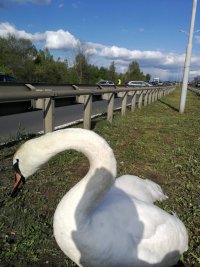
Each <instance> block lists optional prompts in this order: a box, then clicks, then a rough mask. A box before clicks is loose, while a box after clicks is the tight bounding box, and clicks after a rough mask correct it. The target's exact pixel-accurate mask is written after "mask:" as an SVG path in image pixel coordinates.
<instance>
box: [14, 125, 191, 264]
mask: <svg viewBox="0 0 200 267" xmlns="http://www.w3.org/2000/svg"><path fill="white" fill-rule="evenodd" d="M66 149H75V150H77V151H80V152H82V153H84V154H85V155H86V157H87V158H88V159H89V163H90V169H89V171H88V173H87V174H86V176H85V177H84V178H83V179H82V180H81V181H80V182H79V183H77V184H76V185H75V186H74V187H73V188H72V189H71V190H70V191H69V192H68V193H67V194H66V195H65V196H64V197H63V198H62V200H61V201H60V203H59V205H58V207H57V208H56V211H55V215H54V223H53V228H54V235H55V239H56V241H57V243H58V245H59V246H60V248H61V249H62V251H63V252H64V253H65V254H66V255H67V256H68V257H69V258H70V259H71V260H72V261H74V262H75V263H76V264H77V265H78V266H84V267H147V266H148V267H149V266H156V267H161V266H162V267H164V266H166V267H169V266H172V265H174V264H176V262H177V261H178V259H179V257H180V254H182V253H183V252H184V251H186V250H187V246H188V235H187V231H186V228H185V226H184V224H183V223H182V222H181V221H180V220H179V219H178V218H177V217H175V216H172V215H170V214H168V213H166V212H165V211H163V210H162V209H160V208H159V207H157V206H155V205H153V204H152V202H153V201H155V200H159V199H165V198H166V197H165V195H164V194H163V192H162V190H161V188H160V187H159V186H158V185H157V184H155V183H153V182H151V181H149V182H147V183H146V182H145V181H142V179H140V178H138V177H134V176H122V177H121V178H119V180H118V179H117V180H115V177H116V160H115V157H114V155H113V151H112V149H111V148H110V147H109V145H108V144H107V143H106V141H105V140H104V139H103V138H101V137H100V136H98V135H97V134H95V133H94V132H92V131H89V130H83V129H66V130H60V131H55V132H53V133H49V134H46V135H44V136H41V137H39V138H35V139H32V140H29V141H27V142H26V143H24V144H23V145H22V146H21V147H20V148H19V150H18V151H17V152H16V153H15V155H14V158H13V164H14V168H15V170H16V180H17V181H16V185H15V190H14V191H16V190H17V187H18V186H20V183H21V180H20V177H23V179H27V178H28V177H29V176H30V175H32V174H33V173H35V172H36V171H37V170H38V169H39V167H40V166H41V165H42V164H43V163H45V162H46V161H48V160H49V159H50V158H51V157H52V156H54V155H56V154H57V153H59V152H61V151H64V150H66ZM134 183H136V189H138V192H140V194H141V196H140V195H138V194H137V192H136V190H134ZM142 186H144V192H143V191H142Z"/></svg>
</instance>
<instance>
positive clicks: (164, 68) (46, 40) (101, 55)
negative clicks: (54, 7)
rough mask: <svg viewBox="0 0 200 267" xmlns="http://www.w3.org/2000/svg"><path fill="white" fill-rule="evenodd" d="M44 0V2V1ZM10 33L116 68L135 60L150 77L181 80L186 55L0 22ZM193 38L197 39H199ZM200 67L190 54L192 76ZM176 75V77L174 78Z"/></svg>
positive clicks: (122, 68)
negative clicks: (21, 27) (40, 30)
mask: <svg viewBox="0 0 200 267" xmlns="http://www.w3.org/2000/svg"><path fill="white" fill-rule="evenodd" d="M46 2H47V1H46ZM9 34H11V35H14V36H15V37H16V38H26V39H29V40H31V41H32V42H33V43H34V44H35V45H37V43H39V42H42V44H43V45H44V47H47V48H48V49H50V50H51V49H52V50H60V51H61V52H62V51H72V50H76V49H77V51H79V50H80V51H84V52H86V53H87V54H88V55H90V56H92V57H91V60H92V62H94V63H95V64H96V65H98V66H107V67H108V66H109V65H110V63H111V62H112V61H115V65H116V68H117V70H118V71H123V72H124V71H126V69H127V67H128V65H129V64H130V63H131V62H132V61H137V62H138V63H139V65H140V68H141V70H142V71H143V72H144V73H150V75H152V76H154V75H155V76H160V77H161V78H162V79H170V78H171V79H180V77H181V76H182V69H183V65H184V60H185V54H177V53H172V52H168V53H167V52H163V51H160V50H155V51H153V50H152V51H150V50H149V51H141V50H129V49H127V48H124V47H118V46H105V45H103V44H99V43H92V42H85V43H81V42H80V40H78V39H77V38H75V36H74V35H72V34H71V33H70V32H68V31H64V30H63V29H59V30H57V31H45V32H43V33H29V32H26V31H24V30H19V29H17V28H16V27H15V26H14V25H12V24H10V23H8V22H5V23H0V36H2V37H5V38H6V37H7V36H8V35H9ZM196 40H197V41H199V42H200V40H199V39H197V37H196ZM199 69H200V56H195V55H193V56H192V59H191V71H190V75H191V76H193V75H194V76H195V73H197V72H198V71H199ZM177 77H179V78H177Z"/></svg>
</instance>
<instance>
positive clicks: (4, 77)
mask: <svg viewBox="0 0 200 267" xmlns="http://www.w3.org/2000/svg"><path fill="white" fill-rule="evenodd" d="M0 82H16V79H15V78H14V77H12V76H10V75H8V74H5V73H2V72H0Z"/></svg>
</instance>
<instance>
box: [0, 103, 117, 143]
mask: <svg viewBox="0 0 200 267" xmlns="http://www.w3.org/2000/svg"><path fill="white" fill-rule="evenodd" d="M120 106H121V99H120V98H115V109H116V108H119V107H120ZM106 111H107V101H105V100H101V101H95V102H93V104H92V115H95V114H99V113H102V112H106ZM82 118H83V104H76V105H70V106H64V107H57V108H55V127H57V126H60V125H66V124H69V123H72V122H74V121H77V120H80V119H82ZM0 125H1V127H0V141H2V140H4V139H12V138H16V136H17V135H18V134H21V133H26V134H28V133H37V132H40V131H42V130H43V111H42V110H37V111H30V112H26V113H20V114H14V115H8V116H1V117H0Z"/></svg>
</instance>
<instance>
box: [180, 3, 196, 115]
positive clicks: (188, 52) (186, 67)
mask: <svg viewBox="0 0 200 267" xmlns="http://www.w3.org/2000/svg"><path fill="white" fill-rule="evenodd" d="M196 9H197V0H193V7H192V17H191V23H190V33H189V37H188V46H187V50H186V56H185V64H184V74H183V84H182V92H181V100H180V108H179V112H180V113H184V110H185V102H186V94H187V85H188V76H189V70H190V61H191V55H192V39H193V32H194V22H195V15H196Z"/></svg>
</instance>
